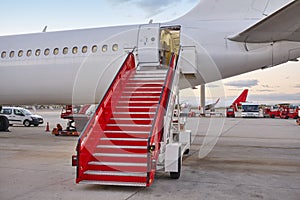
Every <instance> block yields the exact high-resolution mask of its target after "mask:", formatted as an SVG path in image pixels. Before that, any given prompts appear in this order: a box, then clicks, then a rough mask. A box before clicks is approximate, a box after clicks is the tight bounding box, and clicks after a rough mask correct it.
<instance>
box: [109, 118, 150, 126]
mask: <svg viewBox="0 0 300 200" xmlns="http://www.w3.org/2000/svg"><path fill="white" fill-rule="evenodd" d="M109 123H110V124H112V123H115V124H130V125H132V126H135V125H152V123H153V118H111V119H110V120H109Z"/></svg>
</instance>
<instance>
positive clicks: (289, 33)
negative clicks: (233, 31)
mask: <svg viewBox="0 0 300 200" xmlns="http://www.w3.org/2000/svg"><path fill="white" fill-rule="evenodd" d="M229 39H230V40H233V41H237V42H249V43H264V42H275V41H282V40H287V41H295V42H300V0H295V1H293V2H291V3H289V4H287V5H286V6H284V7H283V8H281V9H280V10H278V11H276V12H275V13H273V14H272V15H270V16H268V17H266V18H264V19H263V20H261V21H260V22H258V23H257V24H255V25H254V26H252V27H250V28H248V29H247V30H245V31H243V32H241V33H239V34H238V35H236V36H234V37H231V38H229Z"/></svg>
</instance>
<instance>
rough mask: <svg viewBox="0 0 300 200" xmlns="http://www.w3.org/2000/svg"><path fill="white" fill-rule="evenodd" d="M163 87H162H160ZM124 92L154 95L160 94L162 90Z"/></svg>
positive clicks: (126, 92)
mask: <svg viewBox="0 0 300 200" xmlns="http://www.w3.org/2000/svg"><path fill="white" fill-rule="evenodd" d="M160 89H161V88H160ZM123 94H126V95H127V94H131V96H138V95H152V96H156V95H160V94H161V92H160V91H148V92H145V91H124V92H123Z"/></svg>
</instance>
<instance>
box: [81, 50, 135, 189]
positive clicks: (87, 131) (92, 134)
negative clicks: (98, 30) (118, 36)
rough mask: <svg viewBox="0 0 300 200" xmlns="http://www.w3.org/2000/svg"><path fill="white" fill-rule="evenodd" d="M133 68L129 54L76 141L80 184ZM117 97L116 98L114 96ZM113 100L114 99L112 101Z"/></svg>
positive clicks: (133, 63) (132, 59) (133, 61)
mask: <svg viewBox="0 0 300 200" xmlns="http://www.w3.org/2000/svg"><path fill="white" fill-rule="evenodd" d="M134 68H135V59H134V55H133V53H129V54H128V56H127V58H126V59H125V61H124V63H123V64H122V67H121V68H120V70H119V72H118V73H117V75H116V76H115V78H114V80H113V82H112V83H111V85H110V87H109V88H108V89H107V91H106V93H105V95H104V97H103V99H102V100H101V102H100V103H99V105H98V107H97V109H96V111H95V113H94V115H93V116H92V117H91V119H90V120H89V122H88V123H87V125H86V126H85V128H84V130H83V132H82V134H81V135H80V137H79V139H78V144H77V149H76V150H77V179H76V182H77V183H78V182H80V181H81V180H82V179H81V177H82V176H83V172H84V170H85V166H87V163H88V161H89V160H90V158H91V157H92V154H91V153H92V152H93V151H94V150H95V148H96V145H97V143H98V141H99V138H100V137H101V135H102V134H103V133H104V132H103V131H104V129H105V126H106V123H107V122H108V120H109V118H110V116H111V115H112V107H114V106H115V104H116V101H115V98H119V96H118V95H120V93H121V92H120V91H121V90H123V88H124V85H125V84H122V83H123V82H125V81H127V80H128V78H129V75H130V74H131V72H130V70H132V69H134ZM116 95H117V96H116ZM113 98H114V99H113Z"/></svg>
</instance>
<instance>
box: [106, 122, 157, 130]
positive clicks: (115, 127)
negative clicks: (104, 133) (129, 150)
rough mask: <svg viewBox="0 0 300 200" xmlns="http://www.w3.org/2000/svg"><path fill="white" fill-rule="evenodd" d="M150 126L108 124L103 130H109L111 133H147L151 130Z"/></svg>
mask: <svg viewBox="0 0 300 200" xmlns="http://www.w3.org/2000/svg"><path fill="white" fill-rule="evenodd" d="M151 127H152V126H151V125H134V126H133V125H130V124H124V125H121V124H116V125H113V124H109V125H107V126H106V128H105V130H111V131H126V132H127V131H149V132H150V129H151Z"/></svg>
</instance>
